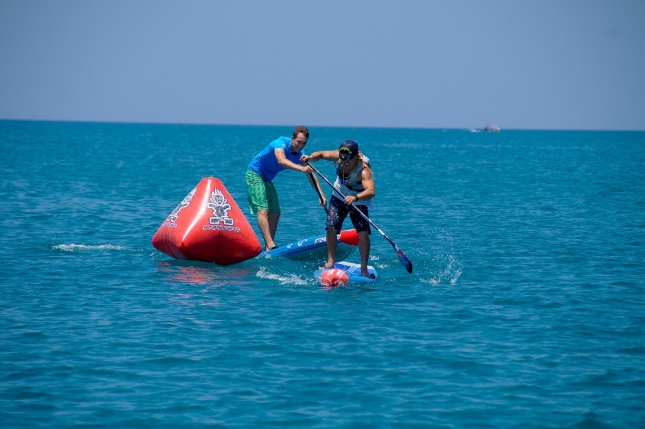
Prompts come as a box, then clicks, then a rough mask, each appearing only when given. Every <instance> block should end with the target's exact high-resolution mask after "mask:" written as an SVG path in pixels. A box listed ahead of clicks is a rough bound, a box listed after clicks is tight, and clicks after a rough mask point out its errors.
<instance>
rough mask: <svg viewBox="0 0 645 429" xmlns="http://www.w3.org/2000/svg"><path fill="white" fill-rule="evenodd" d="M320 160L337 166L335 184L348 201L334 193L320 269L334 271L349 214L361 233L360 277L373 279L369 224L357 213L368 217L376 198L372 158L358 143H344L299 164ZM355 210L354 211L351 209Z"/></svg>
mask: <svg viewBox="0 0 645 429" xmlns="http://www.w3.org/2000/svg"><path fill="white" fill-rule="evenodd" d="M319 159H324V160H326V161H332V162H334V163H335V165H336V182H335V183H334V186H335V187H336V188H338V189H339V190H340V191H341V192H342V193H343V195H345V198H344V199H343V197H342V196H341V195H340V194H339V193H338V192H336V191H334V192H333V193H332V196H331V198H330V200H329V210H328V211H327V224H326V228H327V263H326V264H325V265H324V266H323V267H321V268H332V267H333V266H334V262H335V260H334V259H335V258H336V247H337V245H338V241H337V237H336V235H337V234H338V233H339V232H340V230H341V229H342V227H343V222H344V221H345V218H346V217H347V215H349V218H350V219H351V221H352V224H353V225H354V228H356V232H357V233H358V250H359V251H360V253H361V274H362V275H363V276H364V277H370V274H369V272H368V271H367V261H368V260H369V256H370V234H371V229H370V224H369V222H367V221H366V220H365V219H364V218H363V217H362V216H361V215H360V214H358V213H356V212H355V210H360V211H361V212H362V213H363V214H364V215H365V216H367V217H369V208H371V207H372V198H374V195H376V191H375V189H374V178H373V176H372V170H371V169H370V164H369V159H367V157H366V156H364V155H363V154H362V153H361V152H360V151H359V150H358V143H356V142H355V141H353V140H345V141H344V142H343V143H342V144H341V145H340V147H339V148H338V150H323V151H319V152H314V153H312V154H311V156H307V155H303V156H302V157H301V158H300V161H301V162H303V163H305V162H307V161H310V162H314V161H318V160H319ZM352 207H353V208H354V210H352Z"/></svg>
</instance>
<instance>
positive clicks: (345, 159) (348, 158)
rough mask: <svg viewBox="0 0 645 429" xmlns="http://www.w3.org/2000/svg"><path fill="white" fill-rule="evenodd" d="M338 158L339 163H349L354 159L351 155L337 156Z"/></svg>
mask: <svg viewBox="0 0 645 429" xmlns="http://www.w3.org/2000/svg"><path fill="white" fill-rule="evenodd" d="M338 158H340V160H341V161H351V160H352V159H354V157H353V156H352V155H338Z"/></svg>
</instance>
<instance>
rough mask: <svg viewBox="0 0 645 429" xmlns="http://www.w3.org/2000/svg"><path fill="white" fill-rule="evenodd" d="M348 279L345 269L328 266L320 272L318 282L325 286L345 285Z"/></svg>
mask: <svg viewBox="0 0 645 429" xmlns="http://www.w3.org/2000/svg"><path fill="white" fill-rule="evenodd" d="M348 281H349V276H348V275H347V273H346V272H345V270H341V269H339V268H330V269H328V270H324V271H323V272H322V273H321V274H320V284H321V285H323V286H325V287H336V286H345V284H346V283H347V282H348Z"/></svg>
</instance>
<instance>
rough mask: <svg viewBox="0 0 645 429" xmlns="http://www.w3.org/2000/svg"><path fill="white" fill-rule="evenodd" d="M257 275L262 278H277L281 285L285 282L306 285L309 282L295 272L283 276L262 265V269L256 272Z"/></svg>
mask: <svg viewBox="0 0 645 429" xmlns="http://www.w3.org/2000/svg"><path fill="white" fill-rule="evenodd" d="M256 276H257V277H260V278H261V279H269V280H277V281H279V282H280V284H281V285H285V284H292V285H299V286H301V285H306V284H308V282H307V280H306V279H305V280H303V279H301V278H300V277H299V276H297V275H295V274H291V275H289V276H286V277H285V276H281V275H279V274H274V273H271V272H269V271H267V270H266V268H264V267H261V268H260V271H258V272H257V274H256Z"/></svg>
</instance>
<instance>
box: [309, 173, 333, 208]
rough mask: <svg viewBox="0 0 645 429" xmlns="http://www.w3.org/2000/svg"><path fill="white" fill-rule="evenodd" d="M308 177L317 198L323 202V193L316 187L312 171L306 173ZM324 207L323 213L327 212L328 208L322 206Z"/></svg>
mask: <svg viewBox="0 0 645 429" xmlns="http://www.w3.org/2000/svg"><path fill="white" fill-rule="evenodd" d="M308 174H309V177H310V178H311V186H313V188H314V189H315V190H316V193H317V194H318V198H320V202H323V201H324V200H325V197H323V194H321V193H320V189H318V186H316V181H315V180H314V173H311V172H310V173H308ZM323 208H324V209H325V213H327V214H329V210H327V207H323Z"/></svg>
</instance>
